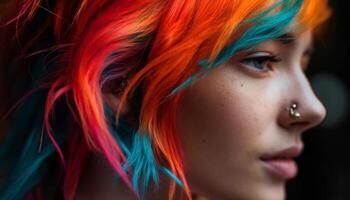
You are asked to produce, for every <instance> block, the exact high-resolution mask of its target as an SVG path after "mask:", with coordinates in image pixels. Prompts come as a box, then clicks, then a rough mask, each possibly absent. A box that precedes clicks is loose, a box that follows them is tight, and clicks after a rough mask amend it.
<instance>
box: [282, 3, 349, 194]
mask: <svg viewBox="0 0 350 200" xmlns="http://www.w3.org/2000/svg"><path fill="white" fill-rule="evenodd" d="M346 2H347V1H343V0H330V5H331V7H332V9H333V17H332V19H331V20H330V21H329V25H328V26H327V29H326V32H325V35H323V36H322V37H321V39H319V40H318V41H316V44H315V52H314V55H313V58H312V60H311V62H310V65H309V69H308V71H307V76H308V77H309V79H310V82H311V85H312V87H313V88H314V91H315V93H316V95H317V96H318V97H319V98H320V99H321V101H322V102H323V104H324V105H325V107H326V109H327V116H326V119H325V120H324V121H323V123H322V124H321V125H320V126H319V127H317V128H314V129H311V130H309V131H308V132H306V133H304V135H303V139H304V143H305V148H304V152H303V154H302V156H300V158H298V159H297V162H298V165H299V174H298V175H297V177H296V178H295V179H293V180H291V181H290V182H288V184H287V200H304V199H305V200H349V199H350V156H349V154H348V153H349V152H350V135H349V129H350V120H349V117H350V115H349V110H350V106H349V102H350V99H349V98H350V94H349V92H350V88H349V87H350V84H349V82H350V81H349V74H348V73H347V71H348V67H349V66H348V63H347V61H346V57H347V56H349V55H347V54H348V52H349V39H348V37H349V35H350V33H349V29H348V27H347V26H348V24H349V23H348V21H347V19H346V12H347V11H346V8H347V6H346V5H345V4H346ZM349 57H350V56H349Z"/></svg>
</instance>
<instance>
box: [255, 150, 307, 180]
mask: <svg viewBox="0 0 350 200" xmlns="http://www.w3.org/2000/svg"><path fill="white" fill-rule="evenodd" d="M302 149H303V147H302V146H292V147H289V148H286V149H284V150H281V151H278V152H275V153H268V154H264V155H263V156H261V157H260V160H261V161H263V166H264V168H265V169H266V170H267V171H268V172H269V173H270V174H272V175H274V176H275V177H277V178H279V179H282V180H286V179H291V178H293V177H295V176H296V175H297V173H298V166H297V164H296V162H295V161H294V159H295V158H296V157H298V156H299V155H300V154H301V152H302Z"/></svg>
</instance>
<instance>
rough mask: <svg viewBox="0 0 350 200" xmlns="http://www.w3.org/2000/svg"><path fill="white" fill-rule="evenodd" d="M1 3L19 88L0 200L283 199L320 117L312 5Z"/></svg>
mask: <svg viewBox="0 0 350 200" xmlns="http://www.w3.org/2000/svg"><path fill="white" fill-rule="evenodd" d="M1 9H2V11H3V12H2V13H4V14H2V15H3V16H2V18H1V20H2V25H3V28H2V29H4V30H6V32H5V31H4V34H3V36H2V37H3V38H8V39H6V44H5V47H6V48H3V50H2V52H3V55H4V59H2V60H1V62H2V65H1V67H2V71H3V72H4V74H5V73H6V74H8V76H9V77H10V78H11V79H9V80H11V81H12V83H14V84H17V83H18V86H17V91H24V92H25V95H24V96H23V97H22V98H21V99H20V100H18V101H17V103H16V104H14V105H13V106H12V107H11V109H8V110H9V111H8V112H6V113H5V114H4V115H3V117H2V121H3V122H4V123H3V124H4V125H2V126H1V127H2V130H4V131H2V133H1V135H2V137H3V140H2V144H1V146H0V161H1V162H0V167H1V168H0V169H1V182H0V186H1V187H0V197H1V199H21V198H27V199H62V198H63V199H123V200H124V199H196V198H199V199H220V200H221V199H259V200H264V199H266V200H278V199H284V197H285V188H284V186H285V182H286V181H287V180H289V179H291V178H293V177H295V175H296V174H297V166H296V164H295V162H294V161H293V159H294V158H295V157H297V156H299V155H300V154H301V152H302V149H303V143H302V140H301V136H302V135H301V134H302V132H305V131H306V130H308V129H310V128H312V127H314V126H316V125H317V124H319V123H320V122H321V121H322V120H323V119H324V117H325V113H326V111H325V108H324V106H323V105H322V103H321V102H320V101H319V100H318V98H317V97H316V96H315V94H314V93H313V91H312V89H311V87H310V85H309V82H308V80H307V78H306V76H305V70H306V68H307V65H308V60H309V59H310V55H311V52H312V43H313V40H314V36H315V34H316V33H318V30H319V29H318V28H319V27H320V25H321V24H322V23H323V22H324V21H325V20H326V19H327V18H328V17H329V15H330V11H329V8H328V7H327V4H326V2H325V1H323V0H304V1H302V0H272V1H271V0H270V1H268V0H251V1H244V0H236V1H232V0H218V1H210V0H191V1H182V0H171V1H168V0H134V1H129V0H115V1H107V0H95V1H87V0H82V1H73V2H72V1H68V0H67V1H66V0H61V1H48V2H44V1H43V2H41V1H40V0H32V1H30V0H25V1H20V2H17V1H11V2H10V1H9V2H8V3H6V4H3V6H2V8H1ZM14 13H16V14H14ZM9 38H13V40H10V39H9ZM3 40H5V39H3ZM18 46H19V48H17V47H18ZM16 48H17V49H16ZM5 50H6V51H5ZM6 52H11V53H6ZM13 52H15V53H16V54H13ZM6 55H7V56H6ZM5 57H6V58H5ZM24 70H26V71H29V74H30V78H29V80H28V79H25V80H26V81H23V79H24V78H23V76H20V75H18V74H17V73H15V72H18V71H22V72H23V71H24ZM24 76H25V75H24ZM19 77H20V78H19ZM26 78H28V77H26ZM17 80H22V81H23V82H20V81H17ZM16 81H17V82H16ZM21 83H22V84H21ZM2 84H3V85H4V86H3V87H2V88H11V89H14V87H13V86H12V85H10V84H9V81H8V82H7V81H6V80H4V81H2ZM5 84H6V85H5ZM3 90H4V91H5V89H3ZM7 91H8V92H7V95H9V96H10V97H11V98H15V97H18V96H21V94H15V93H14V91H11V90H9V89H7ZM9 102H10V101H9ZM7 104H10V103H7ZM4 105H5V104H4ZM5 122H6V123H5Z"/></svg>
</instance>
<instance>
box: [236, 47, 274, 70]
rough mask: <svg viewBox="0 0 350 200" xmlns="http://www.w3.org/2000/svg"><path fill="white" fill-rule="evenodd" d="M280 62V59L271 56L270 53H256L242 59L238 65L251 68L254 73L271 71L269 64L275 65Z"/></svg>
mask: <svg viewBox="0 0 350 200" xmlns="http://www.w3.org/2000/svg"><path fill="white" fill-rule="evenodd" d="M280 61H281V59H279V58H277V56H274V55H271V54H270V53H265V52H258V53H254V54H253V55H250V56H248V57H246V58H243V59H242V60H241V61H240V63H242V64H243V65H245V66H247V67H249V68H252V69H253V70H255V71H258V72H267V71H269V70H271V69H270V68H271V66H270V64H271V63H277V62H280Z"/></svg>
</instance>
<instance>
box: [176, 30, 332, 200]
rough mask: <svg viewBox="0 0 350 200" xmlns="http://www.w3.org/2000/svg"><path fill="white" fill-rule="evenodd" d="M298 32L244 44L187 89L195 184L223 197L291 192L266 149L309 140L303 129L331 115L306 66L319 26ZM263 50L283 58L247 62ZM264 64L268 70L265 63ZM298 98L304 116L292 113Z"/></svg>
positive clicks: (247, 199) (185, 111) (187, 152)
mask: <svg viewBox="0 0 350 200" xmlns="http://www.w3.org/2000/svg"><path fill="white" fill-rule="evenodd" d="M294 37H295V40H294V41H293V40H289V39H285V40H282V41H281V40H270V41H266V42H264V43H261V44H260V45H259V46H258V47H257V48H256V49H255V50H253V52H241V53H240V55H239V56H237V57H236V58H235V59H232V60H230V62H227V63H226V64H225V65H223V66H220V67H219V68H217V69H215V71H213V72H212V73H210V74H209V75H208V76H207V77H205V78H203V79H201V80H199V81H197V82H196V83H195V84H193V85H192V86H190V87H188V88H187V89H186V91H185V94H184V96H183V98H182V100H181V105H180V107H179V110H178V119H177V127H178V133H179V135H180V137H181V141H182V144H183V147H182V148H183V151H184V156H185V169H186V175H187V177H188V180H189V184H190V188H191V189H192V190H193V191H194V192H196V193H198V194H200V195H202V196H205V197H208V198H209V199H220V200H224V199H235V200H240V199H244V200H256V199H260V200H282V199H284V198H285V182H286V180H281V179H278V178H277V177H276V176H273V175H271V173H268V172H267V171H266V170H265V168H263V167H262V164H261V161H260V159H259V157H260V156H261V155H262V154H266V153H269V152H278V151H281V150H283V149H285V148H288V147H290V146H293V145H298V146H299V147H300V146H303V144H302V139H301V137H302V132H304V131H306V130H308V129H310V128H312V127H314V126H316V125H317V124H319V123H320V122H321V121H322V120H323V119H324V117H325V115H326V111H325V108H324V106H323V105H322V104H321V102H320V101H319V99H318V98H317V97H316V96H315V94H314V92H313V90H312V88H311V87H310V85H309V82H308V80H307V78H306V76H305V74H304V71H303V69H305V67H306V65H307V62H308V59H309V53H308V52H309V49H310V46H311V39H312V36H311V32H310V31H307V32H304V33H302V34H299V35H295V36H294ZM262 54H263V55H266V54H267V55H274V56H277V57H278V59H279V60H280V61H278V62H277V63H275V62H266V63H265V64H262V65H257V64H253V63H252V62H248V63H247V62H243V63H242V62H241V61H242V59H245V58H247V57H252V56H256V55H262ZM260 66H265V68H266V69H267V71H264V70H265V69H264V68H262V69H264V70H263V71H259V67H260ZM256 67H258V69H256ZM292 102H297V103H298V105H299V107H298V111H299V112H300V113H301V115H302V117H301V118H300V119H297V120H294V119H292V118H291V117H289V115H288V111H287V108H288V107H289V106H290V105H291V103H292Z"/></svg>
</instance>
